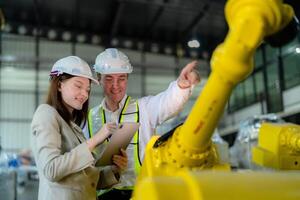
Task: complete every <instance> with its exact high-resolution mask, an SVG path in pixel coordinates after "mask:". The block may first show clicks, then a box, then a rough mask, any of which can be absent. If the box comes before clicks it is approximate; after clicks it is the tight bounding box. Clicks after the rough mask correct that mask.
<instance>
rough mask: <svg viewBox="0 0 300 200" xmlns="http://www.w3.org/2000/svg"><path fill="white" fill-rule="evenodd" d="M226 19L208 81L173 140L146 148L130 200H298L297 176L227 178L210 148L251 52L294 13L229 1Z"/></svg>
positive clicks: (269, 4)
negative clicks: (224, 30) (221, 41)
mask: <svg viewBox="0 0 300 200" xmlns="http://www.w3.org/2000/svg"><path fill="white" fill-rule="evenodd" d="M225 14H226V19H227V22H228V24H229V32H228V34H227V36H226V38H225V41H224V42H223V43H222V44H221V45H219V46H218V47H217V49H216V50H215V51H214V53H213V56H212V59H211V67H212V72H211V74H210V76H209V78H208V81H207V83H206V85H205V87H204V89H203V90H202V92H201V95H200V96H199V97H198V99H197V101H196V103H195V105H194V106H193V108H192V111H191V112H190V114H189V116H188V118H187V120H186V121H185V123H184V124H183V125H182V126H181V127H179V128H177V129H176V131H175V132H174V134H173V135H172V137H170V138H169V139H168V140H167V141H165V142H164V143H162V145H160V146H159V147H156V148H154V147H153V145H154V143H155V142H156V141H157V139H158V138H157V137H154V138H152V139H151V141H150V142H149V144H148V145H147V148H146V151H145V152H146V154H145V158H144V161H143V166H142V169H141V173H140V175H139V177H138V180H137V184H136V186H135V189H134V194H133V199H136V200H139V199H151V200H152V199H172V200H173V199H175V200H176V199H204V200H212V199H230V200H234V199H255V200H260V199H299V197H300V196H299V195H300V192H299V186H300V183H299V180H300V174H298V173H295V174H293V175H285V174H279V173H276V174H275V173H274V174H264V173H255V174H253V173H232V172H230V171H229V165H222V164H220V162H219V158H218V154H217V151H216V147H215V146H214V145H213V143H212V142H211V137H212V134H213V131H214V129H215V127H216V125H217V123H218V121H219V119H220V117H221V116H222V114H223V110H224V107H225V105H226V103H227V101H228V99H229V96H230V94H231V92H232V90H233V88H234V87H235V86H236V85H237V84H238V83H239V82H240V81H242V80H244V79H245V78H246V77H247V76H248V75H249V74H250V73H251V72H252V70H253V63H254V61H253V57H254V53H255V50H256V48H257V47H258V46H259V45H260V44H261V42H262V40H263V38H264V37H265V36H268V35H270V34H273V33H275V32H277V31H279V30H281V29H282V28H283V27H285V25H286V24H287V23H288V22H289V21H290V20H291V19H292V17H293V16H294V12H293V9H292V8H291V7H290V6H288V5H285V4H283V1H282V0H229V1H228V2H227V4H226V8H225ZM275 143H276V141H274V144H272V145H271V146H272V147H275ZM258 157H259V156H258ZM207 170H209V172H207ZM221 170H223V172H218V171H221ZM224 171H227V172H224ZM282 183H285V184H286V185H284V184H282ZM283 185H284V186H283Z"/></svg>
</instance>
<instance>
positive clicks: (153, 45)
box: [151, 44, 159, 53]
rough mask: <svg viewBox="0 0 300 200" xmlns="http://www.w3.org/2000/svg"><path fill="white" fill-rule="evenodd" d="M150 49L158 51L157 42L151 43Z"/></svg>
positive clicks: (154, 51)
mask: <svg viewBox="0 0 300 200" xmlns="http://www.w3.org/2000/svg"><path fill="white" fill-rule="evenodd" d="M151 51H152V52H153V53H157V52H158V51H159V47H158V45H157V44H152V45H151Z"/></svg>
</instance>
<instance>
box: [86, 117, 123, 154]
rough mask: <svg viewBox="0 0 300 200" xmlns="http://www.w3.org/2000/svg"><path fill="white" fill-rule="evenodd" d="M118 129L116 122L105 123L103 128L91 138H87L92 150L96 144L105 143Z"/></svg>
mask: <svg viewBox="0 0 300 200" xmlns="http://www.w3.org/2000/svg"><path fill="white" fill-rule="evenodd" d="M116 130H117V125H116V123H107V124H104V125H103V126H102V127H101V129H100V130H99V131H98V132H97V133H96V134H95V135H94V136H93V137H92V138H90V139H89V140H87V142H86V143H87V145H88V147H89V150H90V151H93V150H94V148H95V147H96V146H98V145H99V144H101V143H103V142H104V140H105V139H106V138H108V137H110V136H111V135H112V134H114V133H115V132H116Z"/></svg>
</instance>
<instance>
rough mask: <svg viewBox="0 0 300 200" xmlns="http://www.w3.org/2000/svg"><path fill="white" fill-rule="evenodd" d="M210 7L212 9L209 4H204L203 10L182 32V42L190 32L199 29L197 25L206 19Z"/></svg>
mask: <svg viewBox="0 0 300 200" xmlns="http://www.w3.org/2000/svg"><path fill="white" fill-rule="evenodd" d="M209 7H210V4H209V3H204V5H203V7H202V9H201V10H200V12H199V13H198V14H197V16H196V17H195V18H194V19H193V20H192V21H191V23H190V24H188V25H187V27H186V28H185V30H184V31H182V33H181V37H180V38H181V40H182V39H183V38H185V37H186V36H187V35H188V34H189V33H190V32H192V31H193V30H194V29H195V27H197V25H198V23H199V22H200V20H201V19H202V18H203V17H204V15H205V14H206V13H208V10H209Z"/></svg>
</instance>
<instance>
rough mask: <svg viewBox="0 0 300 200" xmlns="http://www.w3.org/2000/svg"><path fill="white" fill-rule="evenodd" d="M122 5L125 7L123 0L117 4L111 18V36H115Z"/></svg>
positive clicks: (122, 8)
mask: <svg viewBox="0 0 300 200" xmlns="http://www.w3.org/2000/svg"><path fill="white" fill-rule="evenodd" d="M124 7H125V3H124V2H123V1H121V2H119V3H118V5H117V9H116V10H117V11H116V13H115V15H114V17H113V20H112V26H111V31H110V35H111V37H113V36H115V35H116V34H117V33H118V29H119V23H120V19H121V17H122V13H123V10H124Z"/></svg>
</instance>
